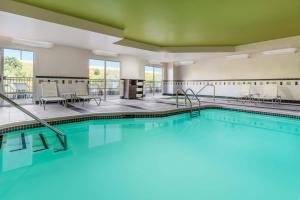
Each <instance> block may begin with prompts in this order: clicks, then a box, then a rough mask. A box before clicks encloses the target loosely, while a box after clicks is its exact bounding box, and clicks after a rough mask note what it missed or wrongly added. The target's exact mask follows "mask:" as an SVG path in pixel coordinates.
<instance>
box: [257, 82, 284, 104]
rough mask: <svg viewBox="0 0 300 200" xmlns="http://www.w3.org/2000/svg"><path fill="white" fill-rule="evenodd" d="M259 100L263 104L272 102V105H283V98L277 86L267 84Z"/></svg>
mask: <svg viewBox="0 0 300 200" xmlns="http://www.w3.org/2000/svg"><path fill="white" fill-rule="evenodd" d="M259 99H260V100H261V101H262V102H263V101H265V100H270V101H271V102H272V103H281V97H280V96H279V95H278V86H277V84H267V85H264V87H263V92H262V94H260V96H259Z"/></svg>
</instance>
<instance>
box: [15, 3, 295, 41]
mask: <svg viewBox="0 0 300 200" xmlns="http://www.w3.org/2000/svg"><path fill="white" fill-rule="evenodd" d="M16 1H19V2H23V3H27V4H31V5H34V6H37V7H41V8H45V9H48V10H53V11H56V12H59V13H63V14H67V15H71V16H75V17H79V18H83V19H86V20H90V21H93V22H97V23H101V24H105V25H110V26H113V27H117V28H122V29H124V37H125V38H127V39H132V40H136V41H140V42H145V43H149V44H154V45H158V46H220V45H241V44H247V43H253V42H258V41H265V40H270V39H277V38H282V37H289V36H295V35H300V0H16Z"/></svg>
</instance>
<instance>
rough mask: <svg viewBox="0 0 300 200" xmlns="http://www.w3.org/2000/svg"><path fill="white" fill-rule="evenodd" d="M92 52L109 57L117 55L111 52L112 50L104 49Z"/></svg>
mask: <svg viewBox="0 0 300 200" xmlns="http://www.w3.org/2000/svg"><path fill="white" fill-rule="evenodd" d="M93 53H94V54H95V55H98V56H110V57H118V56H119V54H117V53H115V52H112V51H105V50H93Z"/></svg>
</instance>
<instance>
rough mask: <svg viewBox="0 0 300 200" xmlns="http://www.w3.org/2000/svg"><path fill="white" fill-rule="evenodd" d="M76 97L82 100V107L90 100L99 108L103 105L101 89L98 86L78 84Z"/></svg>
mask: <svg viewBox="0 0 300 200" xmlns="http://www.w3.org/2000/svg"><path fill="white" fill-rule="evenodd" d="M75 95H76V98H77V99H78V100H82V106H84V103H85V101H90V100H94V101H95V102H96V104H97V105H98V106H99V105H100V103H101V96H100V95H101V92H100V88H99V86H98V85H96V84H90V85H88V84H86V83H77V85H76V89H75Z"/></svg>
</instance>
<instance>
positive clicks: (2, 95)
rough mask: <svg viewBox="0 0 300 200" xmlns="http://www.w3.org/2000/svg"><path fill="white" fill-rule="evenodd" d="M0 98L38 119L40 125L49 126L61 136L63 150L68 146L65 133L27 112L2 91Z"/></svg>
mask: <svg viewBox="0 0 300 200" xmlns="http://www.w3.org/2000/svg"><path fill="white" fill-rule="evenodd" d="M0 98H1V99H3V100H4V101H6V102H7V103H9V104H10V105H12V106H13V107H15V108H17V109H18V110H20V111H22V112H23V113H25V114H26V115H28V116H30V117H31V118H33V119H35V120H36V121H38V122H39V123H41V124H42V125H44V126H45V127H47V128H49V129H50V130H52V131H53V132H55V133H56V134H57V135H58V136H59V137H60V136H61V137H63V139H64V150H67V148H68V144H67V136H66V135H65V134H63V133H62V132H61V131H59V130H57V129H56V128H54V127H53V126H51V125H50V124H49V123H48V122H46V121H45V120H43V119H41V118H39V117H37V116H36V115H34V114H33V113H31V112H29V111H28V110H26V109H25V108H23V107H22V106H20V105H19V104H17V103H16V102H14V101H13V100H11V99H10V98H8V97H7V96H6V95H5V94H3V93H2V92H0Z"/></svg>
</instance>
